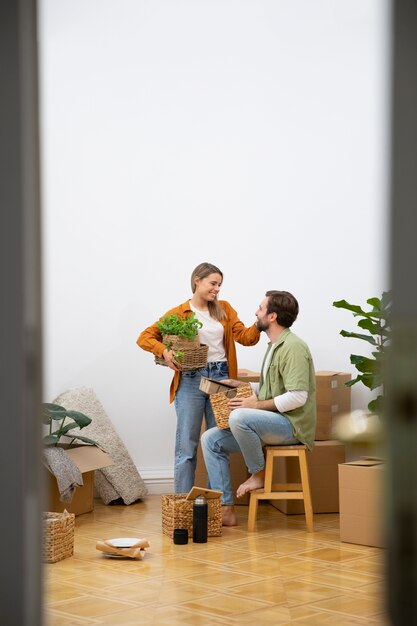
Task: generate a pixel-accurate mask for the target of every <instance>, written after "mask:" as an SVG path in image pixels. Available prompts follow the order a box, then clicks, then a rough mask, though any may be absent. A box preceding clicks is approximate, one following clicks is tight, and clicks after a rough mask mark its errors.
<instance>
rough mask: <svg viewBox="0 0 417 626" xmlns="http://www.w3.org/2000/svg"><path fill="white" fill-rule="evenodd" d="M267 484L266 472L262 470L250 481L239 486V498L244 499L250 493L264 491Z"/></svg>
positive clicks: (237, 493) (253, 475) (249, 479)
mask: <svg viewBox="0 0 417 626" xmlns="http://www.w3.org/2000/svg"><path fill="white" fill-rule="evenodd" d="M264 482H265V470H261V471H260V472H257V473H256V474H252V476H251V477H250V478H248V480H246V481H245V482H244V483H242V484H241V485H239V487H238V488H237V492H236V495H237V497H238V498H242V497H243V496H244V495H245V493H249V492H250V491H254V490H255V489H262V487H263V486H264Z"/></svg>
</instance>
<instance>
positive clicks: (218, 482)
mask: <svg viewBox="0 0 417 626" xmlns="http://www.w3.org/2000/svg"><path fill="white" fill-rule="evenodd" d="M229 426H230V428H226V429H224V430H220V429H219V428H217V427H216V428H212V429H210V430H207V431H206V432H205V433H203V436H202V437H201V446H202V449H203V454H204V461H205V463H206V467H207V472H208V475H209V481H210V487H211V489H216V490H218V491H222V492H223V495H222V498H221V500H222V504H226V505H232V504H233V503H234V498H233V491H232V482H231V478H230V467H229V454H230V452H238V451H241V452H242V454H243V458H244V459H245V463H246V466H247V468H248V470H249V472H250V473H251V474H256V473H257V472H260V471H261V470H262V469H264V467H265V457H264V452H263V446H264V445H267V444H270V445H274V444H275V445H278V444H281V445H291V444H296V443H300V442H299V441H298V439H295V438H294V435H293V432H292V425H291V422H290V421H289V419H288V418H287V417H285V416H284V415H281V414H280V413H275V412H273V411H263V410H260V409H235V410H234V411H232V412H231V413H230V416H229Z"/></svg>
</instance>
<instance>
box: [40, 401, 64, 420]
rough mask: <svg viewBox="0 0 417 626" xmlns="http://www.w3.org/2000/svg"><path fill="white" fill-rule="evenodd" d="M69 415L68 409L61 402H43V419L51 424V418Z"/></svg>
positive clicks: (58, 418)
mask: <svg viewBox="0 0 417 626" xmlns="http://www.w3.org/2000/svg"><path fill="white" fill-rule="evenodd" d="M66 415H67V409H66V408H64V407H63V406H60V405H59V404H52V403H50V402H44V403H43V404H42V421H43V423H44V424H50V422H51V420H62V419H64V417H65V416H66Z"/></svg>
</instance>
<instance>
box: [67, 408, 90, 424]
mask: <svg viewBox="0 0 417 626" xmlns="http://www.w3.org/2000/svg"><path fill="white" fill-rule="evenodd" d="M67 415H68V417H72V419H73V420H74V422H76V423H77V425H78V426H79V427H80V428H84V427H85V426H88V424H91V417H87V415H84V413H80V411H67Z"/></svg>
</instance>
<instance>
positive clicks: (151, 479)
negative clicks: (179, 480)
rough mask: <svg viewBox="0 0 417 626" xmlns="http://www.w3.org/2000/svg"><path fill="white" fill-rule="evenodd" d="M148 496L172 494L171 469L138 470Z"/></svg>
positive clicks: (172, 474) (172, 472) (172, 473)
mask: <svg viewBox="0 0 417 626" xmlns="http://www.w3.org/2000/svg"><path fill="white" fill-rule="evenodd" d="M138 472H139V474H140V475H141V477H142V479H143V482H144V483H145V485H146V487H147V488H148V493H149V494H150V495H155V494H164V493H174V471H173V469H172V468H171V467H152V468H150V469H149V468H148V469H139V468H138Z"/></svg>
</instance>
